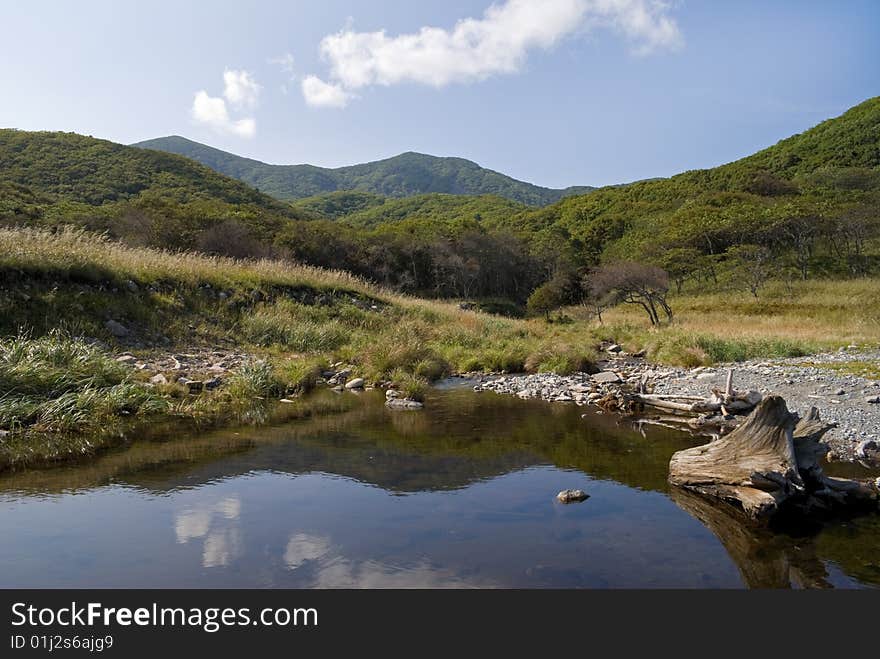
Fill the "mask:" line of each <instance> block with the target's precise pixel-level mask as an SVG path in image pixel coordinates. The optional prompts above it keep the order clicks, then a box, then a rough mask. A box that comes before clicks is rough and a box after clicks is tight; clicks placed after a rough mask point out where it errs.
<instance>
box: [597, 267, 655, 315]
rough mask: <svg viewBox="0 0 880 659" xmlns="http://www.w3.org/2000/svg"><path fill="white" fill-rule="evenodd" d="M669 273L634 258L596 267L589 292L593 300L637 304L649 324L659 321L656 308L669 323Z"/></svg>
mask: <svg viewBox="0 0 880 659" xmlns="http://www.w3.org/2000/svg"><path fill="white" fill-rule="evenodd" d="M668 292H669V275H668V274H667V273H666V271H665V270H663V269H662V268H660V267H657V266H655V265H646V264H644V263H636V262H634V261H619V262H617V263H609V264H607V265H603V266H600V267H599V268H597V269H596V270H594V271H593V273H592V275H591V276H590V294H591V295H592V296H593V297H594V298H596V299H607V298H609V297H611V298H612V299H614V300H615V301H617V302H623V303H625V304H637V305H639V306H641V307H642V308H643V309H644V310H645V313H647V314H648V318H649V319H650V320H651V324H652V325H659V324H660V315H659V313H658V308H659V309H660V310H662V311H663V313H664V314H665V315H666V319H667V320H668V321H669V322H672V317H673V314H672V308H671V307H670V306H669V303H668V302H667V301H666V295H667V293H668Z"/></svg>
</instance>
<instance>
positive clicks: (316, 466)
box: [0, 391, 693, 494]
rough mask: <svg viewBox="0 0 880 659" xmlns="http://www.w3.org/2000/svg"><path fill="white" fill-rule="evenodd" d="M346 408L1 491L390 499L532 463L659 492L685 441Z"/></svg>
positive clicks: (486, 406) (454, 404) (446, 411)
mask: <svg viewBox="0 0 880 659" xmlns="http://www.w3.org/2000/svg"><path fill="white" fill-rule="evenodd" d="M318 398H326V399H328V400H329V401H330V402H332V401H334V400H339V399H340V398H341V399H342V400H346V401H349V400H350V401H353V407H352V408H351V409H349V410H348V411H344V412H341V413H336V414H322V415H319V416H315V417H313V418H309V419H303V420H299V421H295V422H293V423H288V424H282V425H277V426H268V427H262V428H250V427H248V428H236V429H226V430H214V431H208V432H200V433H196V434H194V435H192V436H188V437H179V436H178V437H173V435H171V436H172V437H173V438H172V439H170V440H169V441H163V440H165V439H167V438H168V437H169V435H168V434H162V433H158V434H157V435H154V437H153V440H152V441H139V442H134V443H133V444H132V445H131V446H130V447H129V448H128V449H127V450H124V451H113V452H110V453H107V454H105V455H103V456H101V457H99V458H98V459H96V460H94V461H92V462H89V463H88V464H85V465H82V466H78V467H72V468H64V469H53V470H44V471H32V472H26V473H20V474H8V475H6V476H5V477H4V478H2V479H0V492H2V491H4V490H5V491H7V492H9V491H18V492H20V493H22V494H26V493H28V492H37V493H45V492H57V491H65V490H73V489H80V488H89V487H95V486H99V485H102V484H106V483H108V482H110V481H124V482H126V483H128V484H130V485H135V486H139V487H144V488H146V489H149V490H155V491H166V490H169V489H174V488H177V487H195V486H198V485H199V484H200V483H203V482H207V481H209V480H212V479H216V478H228V477H233V476H235V475H238V474H242V473H246V472H248V471H252V470H261V469H263V470H274V471H286V472H289V473H302V472H307V471H323V472H328V473H335V474H339V475H343V476H349V477H351V478H355V479H357V480H360V481H364V482H368V483H371V484H374V485H377V486H379V487H383V488H385V489H388V490H393V491H405V492H412V491H423V490H439V489H452V488H460V487H466V486H467V485H468V484H470V483H472V482H475V481H479V480H485V479H488V478H492V477H495V476H498V475H502V474H505V473H509V472H510V471H515V470H518V469H522V468H524V467H528V466H533V465H537V464H553V465H556V466H557V467H560V468H563V469H577V470H580V471H583V472H584V473H587V474H590V475H591V476H593V477H595V478H599V479H609V480H615V481H618V482H620V483H623V484H626V485H629V486H631V487H636V488H640V489H647V490H658V491H664V490H665V489H666V466H667V464H668V461H669V457H670V456H671V455H672V453H673V452H675V451H677V450H680V449H681V448H684V447H686V446H689V445H690V444H691V443H692V442H693V440H692V439H691V438H689V437H688V436H687V435H685V434H683V433H675V432H673V431H666V430H664V429H658V430H657V432H655V433H651V432H649V433H648V439H647V441H646V440H645V439H644V438H643V437H641V436H640V435H639V434H637V433H635V432H633V431H632V429H631V424H629V423H628V422H626V421H624V420H621V419H618V418H616V417H613V416H598V415H591V418H589V419H587V420H585V419H582V418H581V414H583V413H584V411H586V409H587V408H577V407H574V406H565V405H553V404H548V403H543V402H540V401H521V400H518V399H516V398H513V397H509V396H497V395H495V394H479V395H477V394H474V393H473V392H469V391H452V392H446V393H444V394H443V395H438V396H436V397H434V398H432V400H431V401H430V402H429V407H428V409H427V410H426V411H424V412H394V411H389V410H388V409H386V408H385V406H384V404H383V403H384V397H383V396H382V393H381V392H368V393H367V394H364V395H363V396H361V397H360V398H357V399H355V398H354V397H353V396H347V395H343V396H342V397H339V396H337V395H335V394H332V393H330V392H322V393H321V394H320V395H319V397H318Z"/></svg>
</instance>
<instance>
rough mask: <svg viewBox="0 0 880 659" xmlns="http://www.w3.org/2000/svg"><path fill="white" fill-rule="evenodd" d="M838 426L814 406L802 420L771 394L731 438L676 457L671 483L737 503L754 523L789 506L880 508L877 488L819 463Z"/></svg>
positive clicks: (682, 452) (674, 458)
mask: <svg viewBox="0 0 880 659" xmlns="http://www.w3.org/2000/svg"><path fill="white" fill-rule="evenodd" d="M833 427H834V424H830V423H825V422H823V421H822V420H821V419H820V418H819V414H818V412H817V411H816V410H815V408H814V409H812V410H811V411H810V414H809V415H808V416H807V418H805V419H803V420H800V421H798V417H797V415H796V414H792V413H791V412H789V411H788V408H787V407H786V404H785V401H784V400H783V399H782V398H781V397H779V396H769V397H767V398H765V399H764V400H763V401H761V403H760V404H759V405H758V407H757V408H756V409H755V411H754V412H753V413H752V415H751V416H749V417H748V419H746V421H745V422H744V423H743V424H742V425H740V426H739V427H738V428H736V430H734V431H733V432H731V433H730V434H729V435H727V436H725V437H722V438H720V439H718V440H717V441H714V442H711V443H709V444H706V445H704V446H698V447H696V448H692V449H687V450H685V451H679V452H678V453H676V454H675V455H673V456H672V460H671V462H670V464H669V481H670V483H672V484H673V485H678V486H681V487H685V488H687V489H689V490H692V491H695V492H698V493H700V494H704V495H708V496H711V497H715V498H718V499H720V500H722V501H726V502H729V503H732V504H735V505H737V506H738V507H740V508H741V509H742V510H743V512H745V514H746V515H747V516H748V517H750V518H752V519H767V518H769V517H772V516H773V515H775V514H776V513H777V512H779V510H780V508H781V507H782V505H783V504H789V503H794V504H797V505H800V506H802V507H804V508H806V509H828V508H831V507H833V506H835V505H839V504H841V505H851V504H855V503H865V502H870V501H873V502H875V505H876V494H877V493H876V490H874V489H872V488H870V487H869V486H867V485H865V484H862V483H859V482H858V481H847V480H841V479H834V478H829V477H827V476H825V474H824V473H823V471H822V467H821V466H820V464H819V461H820V460H821V458H822V457H823V456H824V455H825V453H827V450H828V449H827V447H826V446H825V445H824V444H822V443H821V441H820V440H821V439H822V436H823V435H824V434H825V433H826V432H827V431H828V430H830V429H831V428H833Z"/></svg>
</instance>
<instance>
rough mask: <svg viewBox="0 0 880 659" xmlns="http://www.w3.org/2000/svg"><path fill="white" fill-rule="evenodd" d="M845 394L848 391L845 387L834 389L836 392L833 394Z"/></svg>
mask: <svg viewBox="0 0 880 659" xmlns="http://www.w3.org/2000/svg"><path fill="white" fill-rule="evenodd" d="M845 394H846V391H844V390H843V389H836V390H835V391H834V394H833V395H835V396H843V395H845Z"/></svg>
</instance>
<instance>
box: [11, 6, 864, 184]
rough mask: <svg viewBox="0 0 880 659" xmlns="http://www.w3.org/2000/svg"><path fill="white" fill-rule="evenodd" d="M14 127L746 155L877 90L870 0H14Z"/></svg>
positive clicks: (496, 162) (598, 154)
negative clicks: (187, 0)
mask: <svg viewBox="0 0 880 659" xmlns="http://www.w3.org/2000/svg"><path fill="white" fill-rule="evenodd" d="M0 3H2V21H3V23H4V29H3V38H2V39H0V127H6V128H19V129H23V130H63V131H74V132H77V133H82V134H85V135H92V136H95V137H101V138H106V139H110V140H113V141H116V142H121V143H125V144H129V143H133V142H137V141H140V140H145V139H150V138H154V137H160V136H164V135H183V136H185V137H188V138H190V139H193V140H196V141H199V142H203V143H205V144H209V145H212V146H215V147H217V148H220V149H223V150H226V151H230V152H233V153H237V154H240V155H244V156H247V157H251V158H256V159H258V160H262V161H264V162H270V163H278V164H298V163H310V164H314V165H320V166H326V167H336V166H342V165H347V164H354V163H359V162H367V161H373V160H378V159H381V158H386V157H390V156H393V155H396V154H398V153H401V152H404V151H418V152H421V153H430V154H434V155H440V156H459V157H463V158H468V159H470V160H474V161H476V162H478V163H479V164H481V165H483V166H484V167H489V168H491V169H495V170H497V171H501V172H504V173H505V174H508V175H511V176H514V177H516V178H519V179H522V180H526V181H530V182H533V183H537V184H539V185H544V186H549V187H565V186H568V185H606V184H613V183H623V182H627V181H633V180H638V179H642V178H649V177H657V176H669V175H672V174H675V173H678V172H680V171H685V170H688V169H695V168H703V167H712V166H715V165H719V164H722V163H725V162H729V161H731V160H735V159H737V158H740V157H743V156H746V155H748V154H750V153H753V152H755V151H757V150H759V149H761V148H764V147H767V146H770V145H772V144H774V143H775V142H777V141H779V140H780V139H783V138H785V137H788V136H790V135H792V134H795V133H798V132H802V131H803V130H806V129H807V128H809V127H811V126H813V125H815V124H817V123H819V122H820V121H822V120H824V119H827V118H830V117H833V116H837V115H839V114H841V113H843V112H844V111H845V110H846V109H848V108H849V107H852V106H853V105H856V104H858V103H860V102H861V101H864V100H866V99H868V98H871V97H873V96H876V95H878V94H880V1H878V0H839V1H836V2H830V1H827V0H736V1H733V0H731V1H727V0H666V1H659V0H496V1H495V2H494V4H493V2H492V1H491V0H419V2H413V1H412V0H384V1H379V0H321V1H320V2H315V1H308V2H306V1H290V0H288V1H284V2H282V1H280V0H275V1H271V0H252V1H250V2H242V1H241V0H214V1H212V2H211V3H206V2H205V3H202V2H186V1H185V0H174V1H167V0H151V1H150V2H149V3H146V2H135V1H134V0H77V1H76V2H70V1H68V0H54V1H53V0H28V2H17V1H15V0H0Z"/></svg>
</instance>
